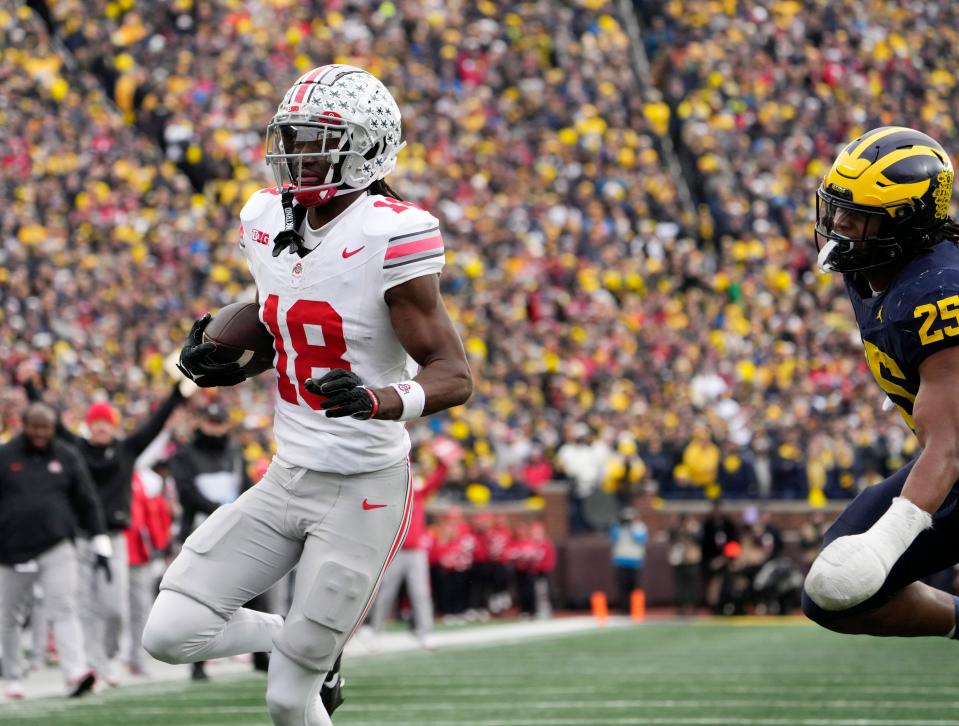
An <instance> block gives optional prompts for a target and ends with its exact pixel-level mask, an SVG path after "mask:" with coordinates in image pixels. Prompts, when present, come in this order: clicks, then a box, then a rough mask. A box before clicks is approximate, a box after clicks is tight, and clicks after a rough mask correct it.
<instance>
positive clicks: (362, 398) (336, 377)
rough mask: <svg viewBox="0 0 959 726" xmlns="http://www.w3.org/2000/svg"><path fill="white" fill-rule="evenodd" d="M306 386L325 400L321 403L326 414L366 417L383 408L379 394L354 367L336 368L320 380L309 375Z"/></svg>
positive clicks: (329, 416) (334, 416) (331, 416)
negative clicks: (355, 371) (357, 373)
mask: <svg viewBox="0 0 959 726" xmlns="http://www.w3.org/2000/svg"><path fill="white" fill-rule="evenodd" d="M304 385H305V386H306V390H307V391H309V392H310V393H313V394H315V395H317V396H323V397H324V398H325V399H326V400H325V401H323V402H322V403H321V404H320V406H321V407H322V408H323V410H324V411H326V416H327V418H343V417H344V416H352V417H353V418H356V419H360V420H361V421H365V420H367V419H370V418H373V416H375V415H376V412H377V411H378V410H379V408H380V402H379V400H378V399H377V398H376V394H375V393H373V391H371V390H370V389H369V388H367V387H366V386H364V385H363V381H362V379H360V377H359V376H358V375H356V374H355V373H353V372H352V371H348V370H345V369H343V368H334V369H333V370H331V371H330V372H329V373H327V374H326V375H325V376H323V377H322V378H320V379H319V380H315V379H313V378H307V379H306V383H305V384H304Z"/></svg>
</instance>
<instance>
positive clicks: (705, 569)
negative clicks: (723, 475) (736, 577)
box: [700, 500, 739, 611]
mask: <svg viewBox="0 0 959 726" xmlns="http://www.w3.org/2000/svg"><path fill="white" fill-rule="evenodd" d="M701 536H702V539H701V540H700V549H701V552H702V562H701V564H700V567H701V570H702V582H703V594H704V597H705V600H706V605H707V606H708V607H710V608H712V609H713V610H714V611H718V608H719V592H720V589H721V587H722V580H723V575H724V573H725V571H726V566H727V564H728V560H729V557H728V553H727V552H726V549H727V545H730V544H732V543H737V542H738V539H739V531H738V529H737V528H736V525H735V524H733V521H732V520H731V519H730V518H729V517H728V516H726V514H725V513H724V512H723V506H722V502H720V501H719V500H716V501H714V502H713V503H712V506H711V508H710V510H709V514H708V515H707V516H706V519H705V520H703V526H702V530H701ZM735 549H736V550H737V553H738V550H739V545H738V544H737V545H736V547H735Z"/></svg>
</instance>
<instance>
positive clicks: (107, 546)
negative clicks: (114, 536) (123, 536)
mask: <svg viewBox="0 0 959 726" xmlns="http://www.w3.org/2000/svg"><path fill="white" fill-rule="evenodd" d="M90 548H91V549H92V550H93V554H95V555H100V556H101V557H113V543H112V542H111V541H110V537H109V536H107V535H105V534H95V535H93V537H91V538H90Z"/></svg>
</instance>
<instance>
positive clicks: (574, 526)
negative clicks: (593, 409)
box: [556, 424, 612, 532]
mask: <svg viewBox="0 0 959 726" xmlns="http://www.w3.org/2000/svg"><path fill="white" fill-rule="evenodd" d="M611 455H612V452H610V450H609V447H608V446H607V445H606V443H605V442H603V441H602V440H601V439H599V438H598V437H595V436H593V435H592V432H591V431H590V428H589V426H587V425H586V424H574V425H572V426H570V427H569V428H568V430H567V435H566V437H565V443H563V445H562V446H560V447H559V450H558V451H557V453H556V463H557V465H558V467H559V470H560V471H561V472H563V474H564V475H565V476H566V477H567V478H568V479H569V480H570V481H571V483H572V487H571V489H570V529H571V530H572V531H573V532H582V531H584V530H588V529H590V526H589V524H587V522H586V519H585V517H584V516H583V500H584V499H586V498H587V497H588V496H589V495H590V494H592V493H593V492H595V491H597V489H598V488H599V485H600V483H601V482H602V480H603V476H604V474H605V473H606V467H607V466H608V464H609V459H610V456H611Z"/></svg>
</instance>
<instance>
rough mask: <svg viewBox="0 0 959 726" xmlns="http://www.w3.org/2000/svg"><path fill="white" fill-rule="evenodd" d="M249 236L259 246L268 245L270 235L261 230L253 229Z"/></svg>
mask: <svg viewBox="0 0 959 726" xmlns="http://www.w3.org/2000/svg"><path fill="white" fill-rule="evenodd" d="M250 236H251V237H252V238H253V241H254V242H259V243H260V244H261V245H268V244H270V235H269V234H267V233H266V232H264V231H263V230H262V229H254V230H253V231H252V232H250Z"/></svg>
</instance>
